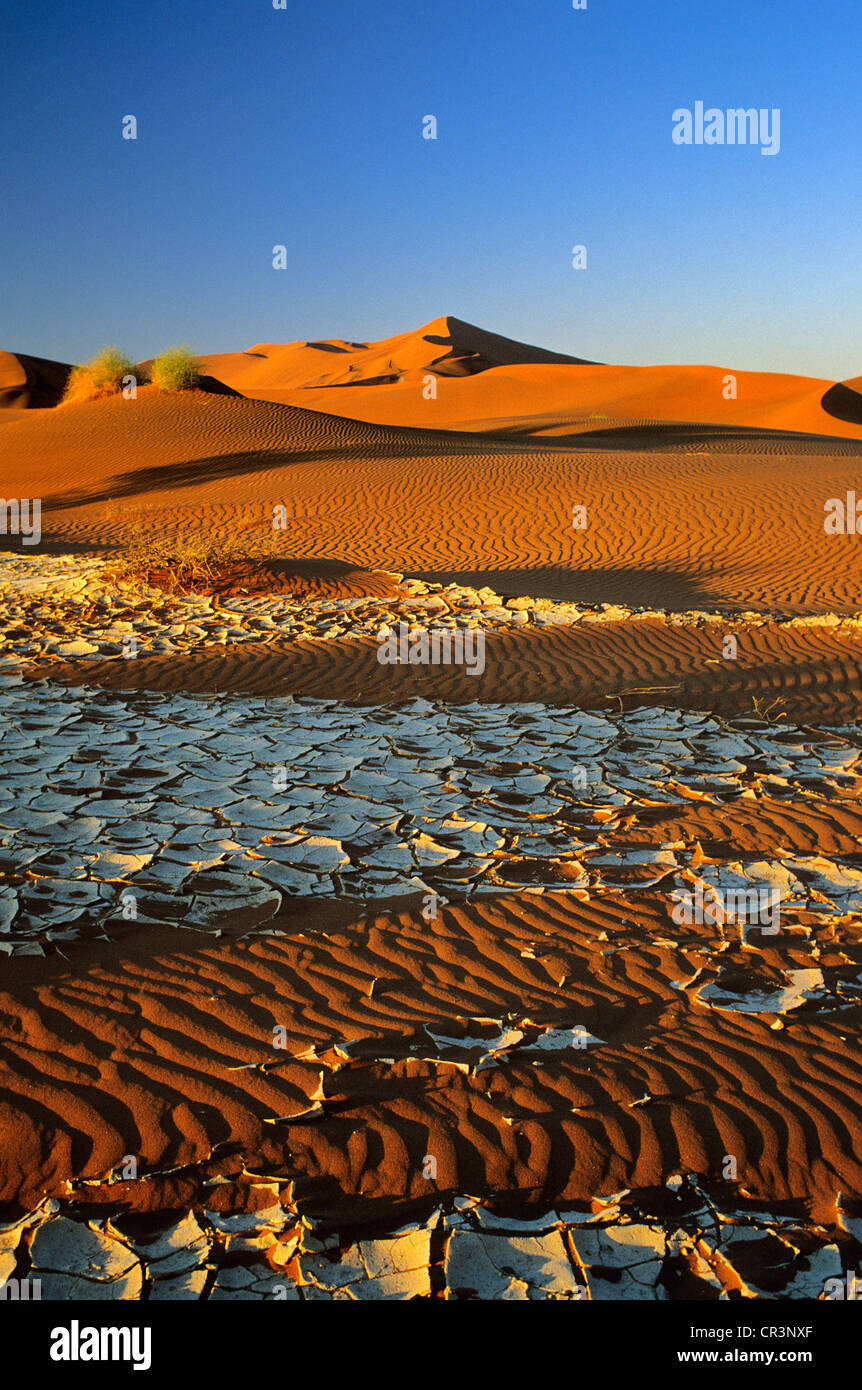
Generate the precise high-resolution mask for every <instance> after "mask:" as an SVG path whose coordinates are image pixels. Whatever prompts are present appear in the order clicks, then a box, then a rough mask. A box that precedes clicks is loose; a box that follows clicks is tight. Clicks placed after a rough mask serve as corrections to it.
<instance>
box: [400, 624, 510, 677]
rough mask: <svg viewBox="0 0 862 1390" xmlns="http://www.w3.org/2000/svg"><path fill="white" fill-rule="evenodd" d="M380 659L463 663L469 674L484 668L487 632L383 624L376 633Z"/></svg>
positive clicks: (416, 663) (405, 663) (417, 663)
mask: <svg viewBox="0 0 862 1390" xmlns="http://www.w3.org/2000/svg"><path fill="white" fill-rule="evenodd" d="M377 641H378V647H377V660H378V661H379V662H380V665H381V666H398V665H401V666H463V667H464V669H465V671H466V673H467V675H468V676H481V674H482V672H483V671H484V670H485V633H484V630H483V629H482V628H477V627H468V628H462V629H460V630H459V629H454V630H453V629H451V628H446V627H444V628H434V629H432V631H430V632H429V631H427V629H425V628H412V629H411V628H410V627H409V626H408V624H407V623H404V622H401V623H399V624H398V629H397V631H396V630H394V629H392V628H388V627H384V628H381V629H380V631H379V633H378V634H377Z"/></svg>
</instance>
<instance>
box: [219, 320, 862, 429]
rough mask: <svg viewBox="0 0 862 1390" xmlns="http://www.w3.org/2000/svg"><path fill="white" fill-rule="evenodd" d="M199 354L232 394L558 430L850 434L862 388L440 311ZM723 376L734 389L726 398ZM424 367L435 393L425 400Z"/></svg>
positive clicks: (440, 420)
mask: <svg viewBox="0 0 862 1390" xmlns="http://www.w3.org/2000/svg"><path fill="white" fill-rule="evenodd" d="M202 361H203V363H204V367H205V370H206V372H207V373H209V374H210V375H212V376H213V377H215V378H216V379H217V380H219V381H221V382H223V383H224V384H225V385H226V386H229V387H231V388H232V389H233V390H235V391H239V392H240V393H241V394H242V395H245V396H254V397H257V398H258V399H262V400H270V401H278V402H281V403H282V404H287V405H299V406H305V407H307V408H309V409H312V410H321V411H327V412H329V413H331V414H335V415H344V416H347V417H349V418H351V419H356V420H365V421H370V422H373V423H376V424H386V425H412V426H415V427H417V428H430V429H459V430H471V431H489V432H493V433H503V434H514V435H519V434H527V435H550V436H565V435H568V434H578V433H582V432H584V431H590V430H607V429H613V428H620V427H625V426H631V425H644V424H655V423H657V422H666V423H673V422H681V423H690V422H696V423H700V424H713V425H720V426H723V427H725V428H730V429H771V430H796V431H802V432H805V433H809V434H826V435H843V436H845V437H849V438H853V439H862V396H859V400H858V401H854V400H853V397H854V395H859V386H858V382H857V384H856V385H855V386H854V383H853V382H852V381H851V382H847V383H844V390H843V391H838V392H837V398H836V399H835V400H834V402H833V400H832V399H831V398H830V396H829V393H830V392H833V393H835V390H836V384H835V383H833V382H831V381H826V380H820V379H818V378H815V377H804V376H789V375H784V374H782V373H779V372H740V371H736V370H735V369H734V368H733V367H727V366H726V367H719V366H654V367H627V366H621V365H607V366H605V365H600V364H597V363H590V362H586V361H584V360H581V359H578V358H565V357H563V356H562V355H561V354H554V353H546V352H543V351H542V350H541V349H539V348H531V347H527V346H526V345H524V344H521V343H515V342H513V341H512V340H510V339H507V338H501V337H499V336H497V335H493V334H488V333H485V332H484V331H483V330H482V329H478V328H475V327H474V326H473V325H472V324H468V323H463V322H462V321H461V320H460V319H457V318H452V317H443V318H439V319H434V320H432V322H431V323H428V324H425V326H424V327H423V328H420V329H418V330H417V331H416V332H414V333H403V334H400V335H398V336H397V337H394V338H386V339H384V340H383V341H382V342H378V343H370V344H358V343H350V342H346V341H344V340H337V339H332V340H328V341H321V342H316V343H306V342H296V343H287V344H285V345H278V344H273V343H258V344H256V345H255V346H254V347H251V348H249V349H248V350H247V351H246V352H234V353H216V354H212V355H210V356H207V357H204V358H203V359H202ZM729 374H730V375H732V376H733V377H734V379H735V390H736V398H735V399H730V400H727V399H725V386H726V379H727V377H728V375H729ZM429 376H433V379H434V386H435V390H436V399H434V398H428V390H427V389H426V387H427V383H428V380H429ZM728 389H729V388H728ZM824 397H825V398H826V400H825V403H824ZM842 397H843V398H844V399H842Z"/></svg>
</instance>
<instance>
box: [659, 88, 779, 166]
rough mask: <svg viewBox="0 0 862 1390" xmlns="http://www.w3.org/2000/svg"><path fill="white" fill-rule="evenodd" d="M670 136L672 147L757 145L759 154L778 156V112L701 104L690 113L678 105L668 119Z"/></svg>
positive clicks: (764, 108) (776, 108) (697, 103)
mask: <svg viewBox="0 0 862 1390" xmlns="http://www.w3.org/2000/svg"><path fill="white" fill-rule="evenodd" d="M671 119H672V121H673V130H672V132H671V136H672V139H673V142H674V144H675V145H759V146H760V153H761V154H778V152H779V150H780V149H781V109H780V107H777V106H773V108H772V110H771V111H769V110H768V109H767V108H766V107H764V106H761V107H760V109H759V110H758V109H757V108H756V107H754V106H751V107H749V108H748V109H744V108H743V107H741V106H737V107H729V108H728V110H727V111H722V110H720V109H719V107H717V106H710V107H709V108H707V109H704V104H703V102H702V101H696V102H695V103H694V111H691V110H689V108H688V107H685V106H679V107H677V109H676V111H674V113H673V116H672V117H671Z"/></svg>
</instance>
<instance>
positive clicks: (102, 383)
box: [63, 347, 143, 402]
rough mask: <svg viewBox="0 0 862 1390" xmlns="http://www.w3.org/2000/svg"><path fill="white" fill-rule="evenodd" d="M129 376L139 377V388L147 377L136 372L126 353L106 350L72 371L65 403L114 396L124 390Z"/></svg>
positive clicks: (113, 348)
mask: <svg viewBox="0 0 862 1390" xmlns="http://www.w3.org/2000/svg"><path fill="white" fill-rule="evenodd" d="M127 376H134V377H136V379H137V382H138V385H139V386H140V385H141V383H142V381H143V374H142V373H136V372H135V368H134V365H133V364H132V362H130V361H129V359H128V357H127V356H126V355H125V353H124V352H120V349H119V348H115V347H106V348H102V351H101V352H99V353H97V354H96V356H95V357H94V358H93V360H92V361H91V362H86V363H84V364H83V365H82V366H79V367H73V368H72V370H71V372H70V373H69V380H68V381H67V382H66V389H65V391H64V393H63V400H64V402H65V401H92V400H96V399H97V398H98V397H99V396H113V395H114V394H115V392H117V391H120V390H122V386H123V378H124V377H127Z"/></svg>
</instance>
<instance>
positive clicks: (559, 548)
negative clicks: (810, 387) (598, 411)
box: [2, 367, 862, 613]
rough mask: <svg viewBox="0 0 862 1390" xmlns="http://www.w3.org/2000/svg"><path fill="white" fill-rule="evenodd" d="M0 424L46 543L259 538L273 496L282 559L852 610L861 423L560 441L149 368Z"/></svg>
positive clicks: (15, 484)
mask: <svg viewBox="0 0 862 1390" xmlns="http://www.w3.org/2000/svg"><path fill="white" fill-rule="evenodd" d="M523 370H525V371H526V370H535V371H538V370H547V371H556V370H558V369H557V368H555V367H547V368H542V369H540V368H538V367H537V368H524V369H523ZM560 370H562V369H560ZM572 370H578V371H580V370H581V368H573V369H572ZM583 370H587V371H592V370H593V369H592V368H584V369H583ZM483 375H485V376H487V373H485V374H483ZM482 379H483V378H482V376H480V377H478V378H474V379H473V380H476V381H480V382H481V380H482ZM369 389H371V390H374V389H376V388H369ZM2 439H3V442H2V450H3V487H4V489H5V491H6V495H9V496H21V497H32V496H37V497H41V498H42V503H43V508H42V510H43V516H42V530H43V535H44V537H45V540H46V542H47V543H50V544H51V545H52V546H53V547H55V548H61V549H62V548H63V546H66V547H68V546H69V545H70V544H71V545H72V546H74V547H76V548H77V547H91V548H94V549H99V548H100V547H104V546H105V545H122V544H123V543H124V540H127V539H128V535H129V529H130V528H131V527H135V526H141V527H143V528H144V529H146V530H148V531H149V532H150V533H151V534H153V535H155V536H159V537H170V536H171V535H176V534H178V533H185V534H193V535H198V534H199V533H200V532H201V531H202V530H206V529H207V528H208V529H209V530H210V531H211V533H212V534H213V535H217V534H219V533H221V532H224V531H228V530H229V531H231V532H232V533H236V532H237V530H244V531H246V532H247V533H248V539H249V549H250V553H253V552H254V549H255V546H256V545H257V544H258V543H261V544H262V538H263V537H264V536H267V537H268V538H270V539H271V538H272V534H273V530H272V515H273V514H272V508H273V506H274V505H276V504H280V503H281V504H284V505H285V507H286V508H287V520H288V525H287V529H286V530H284V531H283V532H281V533H280V535H281V536H282V537H283V542H284V555H285V558H288V559H293V560H296V559H299V560H307V561H312V560H323V561H328V562H338V563H343V564H346V565H350V566H354V567H358V568H363V569H366V570H374V569H390V570H395V571H397V572H399V573H402V574H405V573H407V574H418V575H420V576H422V577H424V578H427V579H430V580H440V581H442V582H447V580H448V579H458V580H464V581H467V582H470V583H473V582H479V583H491V584H492V585H493V586H494V587H496V588H497V590H498V592H503V593H506V594H514V593H521V594H531V595H534V596H537V597H547V598H569V599H575V600H582V601H585V602H604V601H608V602H622V603H627V604H629V605H639V604H643V605H652V606H662V607H670V608H674V609H692V608H701V609H704V608H715V607H716V606H721V607H726V608H728V609H739V608H752V609H758V610H761V611H772V612H774V611H776V610H779V611H783V612H795V613H822V612H824V611H834V612H839V613H852V612H855V611H856V610H857V609H858V607H859V595H860V591H862V549H860V546H859V544H858V537H857V536H855V535H853V534H851V535H838V536H833V535H827V534H825V532H824V525H823V522H824V503H825V502H826V500H827V499H828V498H833V497H837V498H843V497H844V496H845V495H846V493H847V492H848V491H850V490H853V489H855V488H857V487H858V486H859V483H860V461H862V440H860V442H855V441H850V440H841V439H837V438H835V439H823V440H819V441H814V440H809V439H805V438H800V437H799V436H780V435H776V434H769V433H758V432H752V433H751V434H747V435H746V436H745V437H744V439H742V438H729V437H724V436H721V435H718V436H716V435H711V434H710V433H709V431H706V430H701V431H695V432H694V433H691V432H690V433H689V434H687V435H686V436H685V437H684V438H683V439H681V440H675V439H668V438H667V437H666V435H665V434H664V433H663V432H662V431H661V429H656V430H654V431H652V432H648V433H647V434H646V435H644V436H642V437H640V438H639V439H638V441H637V447H636V449H635V448H633V447H631V445H629V446H628V447H626V446H625V444H622V445H621V444H620V443H619V442H618V441H617V442H615V443H614V444H610V443H609V442H608V441H607V440H606V439H603V440H601V441H596V440H586V439H581V440H580V441H578V443H577V446H576V447H575V446H571V447H570V446H567V445H566V444H565V443H564V442H562V441H558V440H554V441H551V440H547V441H543V442H541V443H539V442H527V441H524V440H515V439H512V438H509V439H499V438H489V437H487V436H483V435H477V434H458V433H445V432H434V431H430V430H417V429H411V428H408V427H405V426H399V427H397V428H395V427H387V426H381V425H374V424H366V423H361V422H357V421H353V420H349V419H344V418H341V417H339V416H337V415H323V414H320V413H318V412H315V411H308V410H301V409H298V408H297V407H295V406H289V405H279V404H276V403H273V402H267V401H258V400H246V399H244V398H243V397H238V396H227V395H213V394H209V393H206V392H187V393H183V394H181V395H179V396H174V395H162V394H160V393H159V392H158V391H157V390H156V388H155V387H151V386H148V387H144V388H142V389H141V390H140V391H139V392H138V398H137V400H134V401H131V400H124V399H122V398H121V397H112V398H110V399H105V400H99V401H93V402H88V403H85V404H80V405H63V406H60V407H59V408H58V409H56V410H50V411H28V412H26V415H25V417H24V418H21V419H18V420H17V421H16V422H15V423H12V424H9V425H7V426H6V428H5V429H4V430H3V436H2ZM575 504H583V505H585V506H586V507H587V509H588V513H589V525H588V527H587V529H586V530H581V531H576V530H574V529H573V525H572V507H573V505H575Z"/></svg>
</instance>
